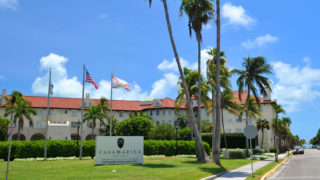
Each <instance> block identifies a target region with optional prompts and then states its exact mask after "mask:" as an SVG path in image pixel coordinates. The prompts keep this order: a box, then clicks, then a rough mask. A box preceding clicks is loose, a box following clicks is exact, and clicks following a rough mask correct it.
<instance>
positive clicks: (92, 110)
mask: <svg viewBox="0 0 320 180" xmlns="http://www.w3.org/2000/svg"><path fill="white" fill-rule="evenodd" d="M102 118H103V114H102V112H101V107H100V104H98V105H97V106H95V105H94V104H92V105H91V106H90V107H89V108H88V110H87V112H86V113H85V114H84V119H83V122H87V124H88V125H89V124H90V122H91V131H92V132H91V139H94V128H95V127H96V121H97V120H100V119H102Z"/></svg>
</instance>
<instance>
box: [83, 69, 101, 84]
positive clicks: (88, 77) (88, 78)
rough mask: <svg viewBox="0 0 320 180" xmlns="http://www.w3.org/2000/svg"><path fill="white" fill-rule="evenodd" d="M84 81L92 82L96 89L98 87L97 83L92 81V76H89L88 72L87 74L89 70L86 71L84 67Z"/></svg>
mask: <svg viewBox="0 0 320 180" xmlns="http://www.w3.org/2000/svg"><path fill="white" fill-rule="evenodd" d="M85 81H86V82H89V83H92V84H93V86H94V87H95V88H96V89H98V88H99V86H98V84H96V83H95V82H94V80H93V79H92V77H91V76H90V74H89V72H88V70H87V69H86V80H85Z"/></svg>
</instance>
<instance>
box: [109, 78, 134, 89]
mask: <svg viewBox="0 0 320 180" xmlns="http://www.w3.org/2000/svg"><path fill="white" fill-rule="evenodd" d="M112 88H125V89H126V90H127V91H129V90H130V85H129V83H127V82H126V81H124V80H122V79H119V78H116V77H115V76H112Z"/></svg>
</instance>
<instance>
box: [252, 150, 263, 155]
mask: <svg viewBox="0 0 320 180" xmlns="http://www.w3.org/2000/svg"><path fill="white" fill-rule="evenodd" d="M252 151H253V154H254V155H258V154H263V153H265V150H264V149H253V150H252Z"/></svg>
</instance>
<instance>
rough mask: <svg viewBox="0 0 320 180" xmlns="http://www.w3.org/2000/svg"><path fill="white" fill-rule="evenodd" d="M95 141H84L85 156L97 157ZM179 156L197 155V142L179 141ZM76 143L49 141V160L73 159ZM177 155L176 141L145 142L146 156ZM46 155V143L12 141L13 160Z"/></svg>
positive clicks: (4, 150) (0, 146) (0, 145)
mask: <svg viewBox="0 0 320 180" xmlns="http://www.w3.org/2000/svg"><path fill="white" fill-rule="evenodd" d="M202 144H203V146H204V149H205V151H206V152H207V153H208V154H209V153H210V146H209V144H208V143H206V142H203V143H202ZM95 146H96V141H95V140H89V141H83V149H82V150H83V156H84V157H86V156H90V157H92V158H93V157H94V156H95ZM8 147H9V143H8V142H7V141H5V142H0V159H4V160H7V158H8ZM177 147H178V149H177V153H178V154H187V155H193V154H195V153H196V144H195V141H178V146H177ZM78 150H79V148H77V144H76V141H68V140H59V141H57V140H49V141H48V158H54V157H71V156H76V154H77V151H78ZM175 154H176V141H175V140H170V141H167V140H145V141H144V155H166V156H173V155H175ZM43 155H44V141H43V140H40V141H12V145H11V158H10V159H11V160H13V159H16V158H37V157H43Z"/></svg>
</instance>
